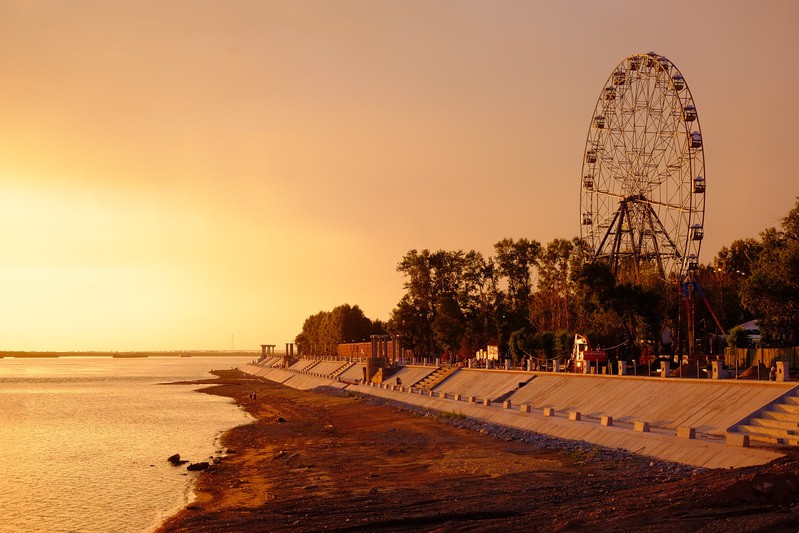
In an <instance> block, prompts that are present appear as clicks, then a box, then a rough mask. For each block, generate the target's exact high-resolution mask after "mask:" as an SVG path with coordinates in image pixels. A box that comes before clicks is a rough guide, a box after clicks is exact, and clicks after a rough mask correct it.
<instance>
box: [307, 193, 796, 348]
mask: <svg viewBox="0 0 799 533" xmlns="http://www.w3.org/2000/svg"><path fill="white" fill-rule="evenodd" d="M397 271H398V272H400V273H401V274H402V275H403V277H404V289H405V294H404V295H403V296H402V298H401V299H400V301H399V302H398V303H397V306H396V307H395V308H394V309H393V310H392V312H391V316H390V319H389V320H388V322H387V323H383V322H381V321H379V320H378V321H371V320H369V319H368V318H366V317H365V316H363V312H362V311H361V310H360V308H358V306H357V305H356V306H353V307H351V306H349V305H343V306H339V307H337V308H335V309H334V310H333V311H331V312H320V313H317V314H316V315H313V316H310V317H308V318H307V319H306V321H305V324H304V325H303V330H302V333H301V334H300V335H299V336H298V337H297V345H298V347H300V349H301V350H302V352H301V353H311V354H317V355H323V354H329V353H334V352H335V344H336V343H337V342H355V341H365V340H368V338H369V335H371V334H375V333H385V332H388V333H391V334H398V335H401V338H402V344H403V348H405V349H409V350H412V351H413V352H414V354H415V355H417V356H420V357H423V356H439V355H442V354H445V355H449V356H450V357H451V358H453V359H456V358H460V359H465V358H470V357H473V356H474V353H475V352H476V351H477V350H479V349H481V348H485V347H486V346H487V345H497V346H498V347H499V351H500V353H501V354H504V355H507V356H509V357H511V358H513V359H514V360H516V361H519V360H521V359H522V358H524V357H531V356H539V355H540V356H546V357H565V356H566V355H568V354H569V353H570V352H571V349H572V342H573V339H574V334H575V333H580V334H582V335H584V336H587V337H588V338H589V340H590V342H591V344H592V345H593V346H601V347H615V348H618V350H619V352H618V353H619V355H621V356H625V357H633V356H636V355H638V353H639V352H640V351H641V350H642V349H650V350H652V352H653V353H658V352H659V351H660V350H662V349H664V347H663V346H661V344H660V342H661V340H662V339H661V332H662V329H663V327H664V326H666V325H667V326H669V327H670V328H672V329H674V331H675V334H676V336H677V338H679V339H684V338H686V333H685V323H684V321H682V320H681V319H680V318H679V317H680V316H681V312H682V310H681V307H682V306H683V305H684V291H685V290H686V287H685V286H683V285H681V283H680V280H677V279H674V278H672V279H668V280H664V279H662V278H661V277H660V276H658V275H656V274H655V273H654V271H652V272H649V273H648V274H647V273H646V272H644V274H643V275H641V276H639V277H637V278H636V279H635V280H633V279H632V278H629V277H626V276H624V275H619V274H617V275H614V273H613V272H612V271H611V270H610V268H609V267H608V265H606V264H605V263H602V262H593V261H591V250H590V248H589V247H588V246H587V245H586V244H585V243H584V242H583V241H581V240H580V239H578V238H572V239H561V238H557V239H554V240H552V241H550V242H548V243H546V244H542V243H540V242H539V241H536V240H533V239H526V238H521V239H511V238H504V239H502V240H500V241H498V242H497V243H496V244H495V245H494V247H493V255H491V256H488V257H486V256H484V255H483V254H482V253H480V252H478V251H475V250H470V251H463V250H437V251H430V250H410V251H408V252H407V253H406V254H405V255H404V256H403V257H402V259H401V260H400V262H399V263H398V265H397ZM695 279H696V281H698V287H699V289H698V298H697V300H696V304H695V305H696V307H695V310H696V311H695V313H696V314H695V316H696V322H695V324H696V326H695V329H696V332H697V352H704V353H708V352H711V351H715V352H718V351H719V350H720V349H721V348H722V347H723V346H724V345H726V344H728V343H734V344H736V345H739V346H741V345H746V344H747V343H748V342H749V341H748V338H747V336H746V335H745V332H742V331H740V330H736V329H734V326H736V325H738V324H741V323H743V322H746V321H748V320H752V319H754V318H757V319H758V321H759V322H758V323H759V328H760V331H761V335H762V340H761V345H762V346H764V347H781V346H794V345H797V344H799V199H798V200H797V203H796V205H795V206H794V208H793V209H792V210H791V211H790V212H789V213H788V215H787V216H785V218H783V219H782V220H781V224H780V227H779V228H768V229H766V230H765V231H763V232H761V234H760V236H759V238H757V239H753V238H750V239H741V240H735V241H733V242H732V243H730V244H729V245H728V246H724V247H722V248H721V250H720V251H719V252H718V254H717V255H716V257H715V258H713V260H712V261H711V262H710V263H708V264H703V265H700V266H699V268H698V269H697V271H696V272H695ZM705 302H706V303H707V304H708V305H707V306H706V305H704V303H705ZM711 309H712V310H713V311H714V313H711V311H710V310H711ZM713 314H715V317H716V318H717V319H718V321H719V322H720V325H721V330H723V331H720V330H719V328H718V326H717V325H716V318H714V316H713Z"/></svg>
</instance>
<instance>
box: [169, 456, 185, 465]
mask: <svg viewBox="0 0 799 533" xmlns="http://www.w3.org/2000/svg"><path fill="white" fill-rule="evenodd" d="M166 460H167V461H169V464H171V465H172V466H180V465H185V464H186V463H188V461H182V460H181V459H180V454H179V453H176V454H175V455H170V456H169V457H167V458H166Z"/></svg>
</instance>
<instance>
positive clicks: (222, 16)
mask: <svg viewBox="0 0 799 533" xmlns="http://www.w3.org/2000/svg"><path fill="white" fill-rule="evenodd" d="M797 22H799V4H796V3H794V2H789V1H774V0H772V1H765V2H757V3H755V2H743V1H721V0H718V1H708V2H683V1H677V2H673V1H672V2H668V3H665V2H664V3H658V2H651V3H645V4H642V3H640V2H634V1H608V2H588V1H586V2H579V1H578V2H544V1H540V2H539V1H531V2H502V3H495V2H479V1H474V2H460V1H458V2H455V1H444V2H435V3H430V2H413V1H411V2H387V1H354V0H353V1H344V0H341V1H339V0H334V1H331V2H306V1H285V2H278V1H251V2H248V1H243V2H235V3H223V2H213V1H188V0H185V1H183V0H176V1H171V2H153V1H142V2H121V1H116V0H111V1H92V0H77V1H71V2H60V1H36V0H33V1H26V2H18V1H12V0H0V87H2V89H0V94H1V95H2V96H0V256H1V257H0V302H2V304H0V350H146V349H228V348H230V347H231V337H232V338H233V339H234V343H235V348H237V349H238V348H250V349H258V345H259V344H261V343H270V344H277V345H282V343H284V342H290V341H292V340H293V338H294V336H295V335H296V334H297V333H298V332H299V331H300V329H301V326H302V321H303V320H304V318H305V317H306V316H308V315H310V314H312V313H315V312H317V311H319V310H321V309H332V308H333V307H334V306H336V305H339V304H342V303H350V304H359V305H360V306H361V307H362V308H363V309H364V311H365V313H366V314H367V316H369V317H370V318H381V319H384V320H385V319H387V318H388V317H389V313H390V311H391V309H392V308H393V306H394V305H395V304H396V302H397V301H398V300H399V298H400V296H401V294H402V279H401V278H400V276H399V275H398V274H397V273H396V271H395V267H396V264H397V262H398V261H399V260H400V258H401V257H402V255H403V254H404V253H405V252H406V251H408V250H410V249H412V248H417V249H423V248H430V249H438V248H445V249H467V250H468V249H477V250H479V251H482V252H483V253H485V254H490V253H491V251H492V245H493V243H495V242H497V241H498V240H500V239H502V238H503V237H513V238H519V237H528V238H534V239H537V240H539V241H542V242H547V241H549V240H551V239H553V238H556V237H565V238H570V237H572V236H575V235H578V234H579V225H578V224H579V221H578V217H579V213H578V211H579V198H578V193H579V178H580V176H579V174H580V171H581V158H582V150H583V145H584V142H585V135H586V131H587V127H588V124H589V120H590V114H591V112H592V109H593V106H594V103H595V101H596V98H597V95H598V94H599V91H600V90H601V89H602V84H603V82H604V80H605V79H606V78H607V76H608V75H609V73H610V70H611V69H612V68H613V67H614V66H615V65H616V64H617V63H618V62H619V61H620V60H621V59H623V58H624V57H625V56H627V55H629V54H632V53H637V52H647V51H649V50H654V51H657V52H659V53H662V54H664V55H666V56H668V57H669V58H670V59H671V60H672V61H673V62H674V63H675V65H676V66H677V67H678V68H679V69H680V70H681V71H682V73H683V74H684V75H685V77H686V81H687V82H688V84H689V86H690V87H691V90H692V93H693V95H694V99H695V101H696V104H697V108H698V111H699V118H700V120H701V125H702V131H703V134H704V138H705V158H706V163H707V178H708V196H707V211H706V217H705V227H706V239H705V242H704V245H703V253H702V260H703V261H705V262H707V261H710V260H711V259H712V257H713V255H714V254H715V253H716V252H717V251H718V249H719V248H720V247H721V246H723V245H725V244H728V243H729V242H731V241H732V240H734V239H737V238H743V237H751V236H756V235H757V233H758V232H759V231H761V230H762V229H764V228H765V227H767V226H773V225H775V224H777V222H778V219H779V217H781V216H783V215H784V214H785V213H786V212H787V211H788V209H790V207H792V206H793V204H794V201H795V198H796V196H797V195H799V187H797V185H796V183H797V182H796V179H795V176H793V175H792V169H793V168H794V165H793V158H794V156H795V144H796V141H795V132H794V126H795V124H797V123H799V111H798V110H797V109H799V108H797V106H795V105H793V100H794V98H795V93H796V90H797V85H799V82H798V80H797V76H799V74H798V73H797V71H796V69H795V68H792V59H791V58H793V57H794V56H795V54H796V52H797V51H799V46H798V45H799V37H798V36H797V32H796V31H795V29H794V26H795V24H796V23H797Z"/></svg>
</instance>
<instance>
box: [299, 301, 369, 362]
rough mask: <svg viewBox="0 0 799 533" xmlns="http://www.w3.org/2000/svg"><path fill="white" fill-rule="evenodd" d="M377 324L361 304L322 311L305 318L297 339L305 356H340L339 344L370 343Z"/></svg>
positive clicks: (344, 305) (300, 351) (300, 350)
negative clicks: (338, 354)
mask: <svg viewBox="0 0 799 533" xmlns="http://www.w3.org/2000/svg"><path fill="white" fill-rule="evenodd" d="M372 328H373V323H372V321H371V320H369V319H368V318H367V317H366V316H365V315H364V314H363V311H362V310H361V308H360V307H358V306H357V305H354V306H351V305H349V304H343V305H339V306H337V307H335V308H334V309H333V310H332V311H319V312H318V313H316V314H315V315H311V316H309V317H308V318H306V319H305V322H304V323H303V326H302V331H301V332H300V334H299V335H297V337H296V338H295V339H294V342H295V344H296V345H297V350H298V352H299V353H301V354H305V355H312V356H321V355H332V354H334V353H336V349H337V348H336V347H337V345H338V344H341V343H345V342H364V341H367V340H369V335H370V333H371V331H372Z"/></svg>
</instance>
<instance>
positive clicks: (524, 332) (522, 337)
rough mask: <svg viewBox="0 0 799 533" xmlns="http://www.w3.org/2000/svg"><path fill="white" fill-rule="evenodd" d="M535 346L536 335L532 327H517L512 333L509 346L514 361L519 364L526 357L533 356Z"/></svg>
mask: <svg viewBox="0 0 799 533" xmlns="http://www.w3.org/2000/svg"><path fill="white" fill-rule="evenodd" d="M535 346H536V343H535V335H534V333H533V330H532V329H530V328H523V329H517V330H516V331H514V332H513V333H511V334H510V339H509V340H508V348H509V351H510V356H511V358H512V359H513V363H514V364H517V365H518V364H519V363H521V361H522V359H523V358H524V357H532V356H533V352H534V351H535Z"/></svg>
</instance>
